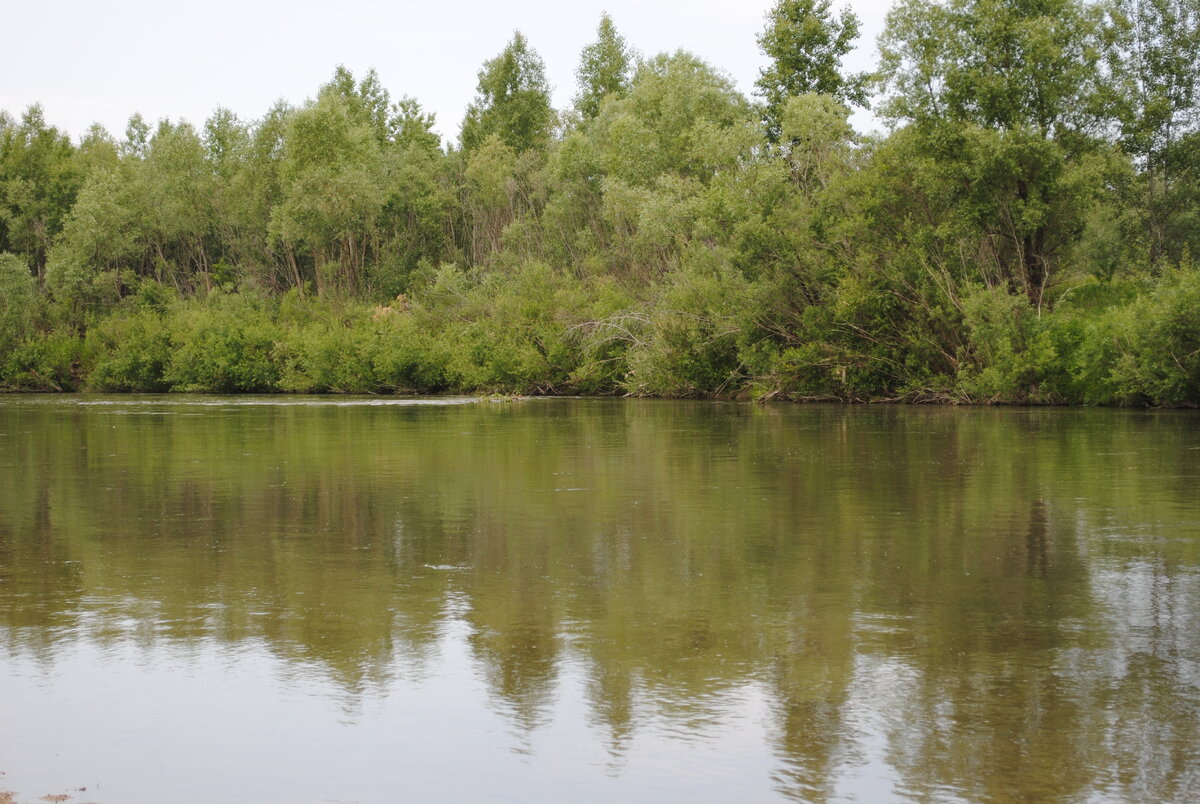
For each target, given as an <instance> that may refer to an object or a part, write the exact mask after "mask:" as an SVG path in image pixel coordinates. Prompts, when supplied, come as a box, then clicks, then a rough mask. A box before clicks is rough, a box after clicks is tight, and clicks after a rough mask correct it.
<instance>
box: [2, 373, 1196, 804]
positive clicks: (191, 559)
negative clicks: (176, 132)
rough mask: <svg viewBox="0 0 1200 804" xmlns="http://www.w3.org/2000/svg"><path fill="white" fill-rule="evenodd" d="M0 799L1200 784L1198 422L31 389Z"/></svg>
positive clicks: (19, 494)
mask: <svg viewBox="0 0 1200 804" xmlns="http://www.w3.org/2000/svg"><path fill="white" fill-rule="evenodd" d="M0 724H3V725H2V726H0V774H2V775H0V791H5V790H7V791H11V792H12V793H13V797H14V799H15V800H16V801H19V802H25V801H29V802H33V801H36V800H38V799H40V798H41V797H42V796H44V795H48V794H57V795H70V796H71V799H70V800H71V801H74V802H79V803H80V804H82V802H97V804H138V803H139V802H162V801H172V802H212V801H220V802H225V803H228V802H255V803H256V804H257V803H258V802H271V801H278V802H301V801H320V802H330V801H333V802H352V801H354V802H390V801H402V800H404V801H422V802H431V801H446V802H451V801H514V802H528V801H555V802H558V801H571V802H588V801H597V802H601V801H604V802H607V801H616V800H622V801H644V802H673V801H678V802H706V801H713V802H718V801H735V800H736V801H739V802H750V801H850V800H858V801H871V802H873V801H887V800H896V801H908V800H914V801H997V802H999V801H1012V800H1021V799H1025V800H1039V801H1110V800H1116V801H1152V800H1153V801H1186V800H1196V799H1197V798H1200V415H1197V414H1196V413H1195V412H1180V411H1172V412H1155V411H1120V410H1087V409H1018V408H1007V409H1006V408H951V407H900V406H857V407H855V406H830V405H778V406H775V405H765V406H764V405H759V406H755V405H747V404H739V403H721V402H678V401H655V400H614V399H601V400H594V399H593V400H583V399H531V400H508V401H490V400H483V401H480V400H473V399H430V400H405V399H387V398H371V399H359V398H352V399H351V398H336V397H330V398H314V397H304V398H302V397H254V398H219V397H187V396H160V397H98V396H21V397H18V396H13V397H3V398H0Z"/></svg>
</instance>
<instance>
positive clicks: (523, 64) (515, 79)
mask: <svg viewBox="0 0 1200 804" xmlns="http://www.w3.org/2000/svg"><path fill="white" fill-rule="evenodd" d="M553 125H554V110H553V109H552V108H551V106H550V85H549V83H548V82H547V80H546V66H545V64H544V63H543V62H542V57H541V56H539V55H538V54H537V52H536V51H534V50H532V49H530V47H529V44H528V42H526V40H525V36H524V35H523V34H522V33H521V32H520V31H517V32H515V33H514V34H513V38H512V41H511V42H509V43H508V45H507V46H506V47H505V48H504V50H503V51H502V52H501V53H500V55H498V56H496V58H494V59H490V60H488V61H486V62H484V64H483V69H481V70H480V71H479V86H478V88H477V90H476V93H475V100H474V101H473V102H472V103H471V104H470V106H468V107H467V115H466V118H465V119H464V120H463V124H462V133H461V135H460V139H461V141H462V146H463V148H464V149H466V150H468V151H473V150H475V149H476V148H478V147H479V146H481V145H482V144H483V143H484V142H485V141H486V140H487V138H488V137H489V136H490V135H492V134H495V135H496V136H497V137H499V138H500V140H501V141H502V142H503V143H504V144H505V145H507V146H508V147H510V148H512V149H514V150H515V151H517V152H518V153H520V152H522V151H526V150H529V149H531V148H539V149H540V148H545V147H546V146H547V145H548V144H549V142H550V133H551V128H552V127H553Z"/></svg>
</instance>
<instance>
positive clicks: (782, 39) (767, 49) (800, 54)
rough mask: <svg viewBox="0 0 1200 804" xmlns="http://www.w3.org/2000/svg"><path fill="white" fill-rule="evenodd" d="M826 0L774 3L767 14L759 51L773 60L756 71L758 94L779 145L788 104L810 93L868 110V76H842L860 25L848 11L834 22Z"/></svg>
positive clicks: (759, 40) (760, 36) (760, 37)
mask: <svg viewBox="0 0 1200 804" xmlns="http://www.w3.org/2000/svg"><path fill="white" fill-rule="evenodd" d="M830 5H831V2H830V0H778V2H776V4H775V5H774V6H773V7H772V8H771V10H770V11H769V12H767V26H766V28H765V29H764V30H763V32H762V33H761V34H759V35H758V46H759V47H761V48H762V50H763V52H764V53H765V54H766V55H767V56H768V57H769V58H770V59H771V64H770V65H769V66H767V67H765V68H763V69H762V70H761V71H759V76H758V80H757V81H756V82H755V86H756V87H757V94H758V95H759V96H760V97H762V99H763V101H764V102H765V104H766V106H765V108H764V110H763V120H764V122H765V123H766V126H767V136H768V137H769V138H770V139H771V141H772V142H775V141H778V139H779V136H780V128H781V126H782V124H783V107H784V104H785V103H786V101H787V99H788V98H790V97H794V96H797V95H803V94H805V93H809V92H817V93H821V94H824V95H830V96H832V97H834V98H836V99H837V100H838V101H839V102H840V103H843V104H846V105H849V106H864V107H865V106H866V105H867V78H868V77H867V75H866V74H864V73H854V74H851V75H843V74H842V57H844V56H845V55H846V54H847V53H849V52H850V51H851V49H853V47H854V40H855V39H857V38H858V34H859V21H858V17H857V16H855V14H854V12H853V11H851V10H850V9H849V8H845V9H842V13H841V14H840V15H839V16H837V17H836V18H835V17H834V16H833V15H832V14H831V13H830Z"/></svg>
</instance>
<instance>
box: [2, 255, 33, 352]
mask: <svg viewBox="0 0 1200 804" xmlns="http://www.w3.org/2000/svg"><path fill="white" fill-rule="evenodd" d="M36 301H37V282H36V281H35V280H34V278H33V275H32V274H31V273H30V272H29V266H28V265H26V264H25V260H23V259H21V258H20V257H18V256H17V255H15V254H7V253H4V252H0V370H3V368H4V363H5V358H6V357H7V355H8V352H9V351H10V350H11V349H13V347H15V346H16V345H17V343H18V342H20V340H21V338H22V337H24V336H25V334H26V333H27V331H28V329H29V325H30V322H31V321H32V318H33V310H34V305H35V303H36Z"/></svg>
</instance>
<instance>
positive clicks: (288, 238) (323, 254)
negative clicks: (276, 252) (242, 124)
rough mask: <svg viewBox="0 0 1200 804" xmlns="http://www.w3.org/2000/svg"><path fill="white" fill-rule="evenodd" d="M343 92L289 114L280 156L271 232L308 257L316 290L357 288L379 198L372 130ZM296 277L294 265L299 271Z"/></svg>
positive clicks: (377, 157)
mask: <svg viewBox="0 0 1200 804" xmlns="http://www.w3.org/2000/svg"><path fill="white" fill-rule="evenodd" d="M359 112H360V109H356V108H355V106H354V105H353V104H352V103H350V102H349V101H347V100H346V99H345V98H344V96H343V95H342V93H340V92H329V91H326V92H322V93H321V95H320V96H319V97H318V98H317V100H316V101H315V102H312V103H310V104H308V105H307V106H305V107H304V108H303V109H301V110H299V111H297V112H296V113H294V114H293V115H291V116H290V118H289V119H288V123H287V133H286V136H285V138H284V141H283V158H282V161H281V163H280V166H279V169H280V179H281V181H282V184H281V189H282V198H281V200H280V203H279V204H278V206H276V207H274V208H273V209H272V210H271V224H270V226H271V234H272V236H273V237H274V238H276V239H278V240H279V241H280V242H282V243H283V244H284V245H285V247H286V248H287V249H288V253H289V254H291V255H293V256H292V258H291V259H293V260H294V255H295V254H296V253H297V252H300V251H303V252H305V253H307V254H308V255H309V256H310V257H311V258H312V266H313V279H314V280H315V281H316V285H317V291H318V292H319V293H320V292H324V290H325V289H326V288H328V287H331V286H332V287H336V288H337V289H340V290H348V291H352V290H358V289H360V288H361V284H362V279H363V275H364V269H365V266H366V260H367V255H368V252H369V250H370V247H371V245H372V238H373V235H374V227H375V224H376V222H377V219H378V216H379V212H380V210H381V209H382V207H383V203H384V191H383V188H382V186H381V184H382V182H381V179H382V164H381V154H380V146H379V141H378V139H377V137H376V133H377V132H376V129H375V127H374V125H373V124H372V122H371V120H370V119H364V118H363V116H362V115H361V114H359ZM296 274H297V277H298V276H299V270H298V269H297V270H296Z"/></svg>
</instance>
